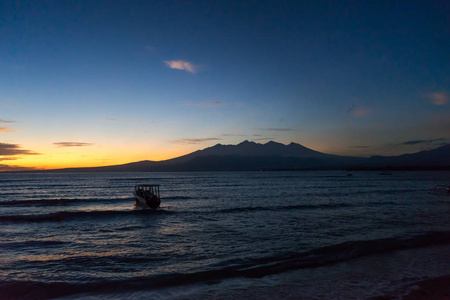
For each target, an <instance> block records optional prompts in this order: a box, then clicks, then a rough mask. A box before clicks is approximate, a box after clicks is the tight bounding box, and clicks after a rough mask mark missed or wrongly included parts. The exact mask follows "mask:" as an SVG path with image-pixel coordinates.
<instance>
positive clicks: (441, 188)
mask: <svg viewBox="0 0 450 300" xmlns="http://www.w3.org/2000/svg"><path fill="white" fill-rule="evenodd" d="M428 194H432V195H442V196H450V185H442V184H438V185H436V186H435V187H434V189H433V190H430V191H428Z"/></svg>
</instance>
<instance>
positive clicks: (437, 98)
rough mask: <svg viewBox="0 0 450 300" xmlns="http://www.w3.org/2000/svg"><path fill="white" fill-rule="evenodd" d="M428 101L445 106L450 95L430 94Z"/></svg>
mask: <svg viewBox="0 0 450 300" xmlns="http://www.w3.org/2000/svg"><path fill="white" fill-rule="evenodd" d="M428 99H429V100H430V101H431V103H433V104H434V105H445V104H447V102H448V95H447V94H446V93H431V94H428Z"/></svg>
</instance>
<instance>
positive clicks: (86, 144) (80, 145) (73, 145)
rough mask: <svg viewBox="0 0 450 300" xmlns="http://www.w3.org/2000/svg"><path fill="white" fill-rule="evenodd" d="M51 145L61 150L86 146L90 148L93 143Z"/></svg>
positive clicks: (58, 143) (59, 143)
mask: <svg viewBox="0 0 450 300" xmlns="http://www.w3.org/2000/svg"><path fill="white" fill-rule="evenodd" d="M53 145H55V146H56V147H58V148H63V147H86V146H92V145H94V144H93V143H79V142H57V143H53Z"/></svg>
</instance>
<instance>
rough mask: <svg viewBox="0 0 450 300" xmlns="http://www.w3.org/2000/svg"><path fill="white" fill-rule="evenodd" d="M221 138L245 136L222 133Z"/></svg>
mask: <svg viewBox="0 0 450 300" xmlns="http://www.w3.org/2000/svg"><path fill="white" fill-rule="evenodd" d="M221 136H224V137H234V136H245V134H236V133H223V134H221Z"/></svg>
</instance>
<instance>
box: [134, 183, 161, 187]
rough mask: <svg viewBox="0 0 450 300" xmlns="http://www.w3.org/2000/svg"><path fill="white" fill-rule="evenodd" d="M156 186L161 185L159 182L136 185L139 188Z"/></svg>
mask: <svg viewBox="0 0 450 300" xmlns="http://www.w3.org/2000/svg"><path fill="white" fill-rule="evenodd" d="M154 186H155V187H156V186H159V184H137V185H136V186H135V187H136V188H138V187H154Z"/></svg>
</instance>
